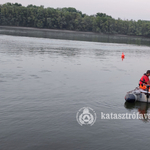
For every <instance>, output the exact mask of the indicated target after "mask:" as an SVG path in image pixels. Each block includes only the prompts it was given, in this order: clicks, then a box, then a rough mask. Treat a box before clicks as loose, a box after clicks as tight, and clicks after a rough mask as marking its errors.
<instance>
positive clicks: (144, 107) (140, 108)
mask: <svg viewBox="0 0 150 150" xmlns="http://www.w3.org/2000/svg"><path fill="white" fill-rule="evenodd" d="M124 107H125V108H126V109H128V110H137V112H138V113H139V114H140V115H142V118H143V119H140V120H142V121H144V122H149V121H150V117H149V115H150V113H149V109H150V104H149V103H142V102H135V103H128V102H125V103H124Z"/></svg>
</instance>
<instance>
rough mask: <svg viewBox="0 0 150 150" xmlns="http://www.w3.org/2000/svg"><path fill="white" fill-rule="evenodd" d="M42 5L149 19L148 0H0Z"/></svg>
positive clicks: (135, 18) (90, 13)
mask: <svg viewBox="0 0 150 150" xmlns="http://www.w3.org/2000/svg"><path fill="white" fill-rule="evenodd" d="M8 1H9V2H11V3H15V2H17V3H21V4H22V5H24V6H27V5H28V4H33V5H37V6H39V5H44V7H53V8H58V7H59V8H62V7H74V8H76V9H77V10H80V11H82V12H83V13H86V14H88V15H92V14H96V13H97V12H102V13H106V14H107V15H110V16H112V17H113V18H116V19H117V18H121V19H129V20H130V19H133V20H138V19H141V20H150V0H0V4H4V3H6V2H8Z"/></svg>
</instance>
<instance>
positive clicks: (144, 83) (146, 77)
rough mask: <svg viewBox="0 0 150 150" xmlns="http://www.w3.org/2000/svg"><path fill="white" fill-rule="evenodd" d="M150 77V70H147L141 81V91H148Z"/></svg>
mask: <svg viewBox="0 0 150 150" xmlns="http://www.w3.org/2000/svg"><path fill="white" fill-rule="evenodd" d="M149 76H150V70H147V72H146V73H145V74H144V75H143V76H142V77H141V79H140V81H139V87H140V88H141V89H143V90H146V89H147V85H150V80H149Z"/></svg>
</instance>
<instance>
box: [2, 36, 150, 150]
mask: <svg viewBox="0 0 150 150" xmlns="http://www.w3.org/2000/svg"><path fill="white" fill-rule="evenodd" d="M122 52H124V54H125V59H124V60H123V61H122V59H121V54H122ZM149 64H150V47H146V46H136V45H127V44H112V43H100V42H99V43H98V42H83V41H71V40H56V39H44V38H31V37H17V36H6V35H0V91H1V92H0V149H1V150H57V149H58V150H69V149H70V150H98V149H103V150H108V149H116V150H120V149H122V150H127V149H134V150H141V149H144V150H146V149H149V147H150V144H149V132H150V123H149V120H144V119H143V120H139V119H126V120H113V119H101V112H103V113H137V112H138V111H140V110H143V111H147V113H149V107H150V106H149V105H147V104H145V103H135V104H126V103H125V101H124V96H125V94H126V92H127V91H129V90H132V89H134V88H135V87H136V86H137V85H138V81H139V79H140V77H141V76H142V74H143V73H144V72H145V71H146V70H147V69H150V66H149ZM82 107H91V108H93V109H94V110H95V112H96V114H97V120H96V122H95V124H94V125H93V126H80V125H79V124H78V123H77V121H76V113H77V111H78V110H79V109H80V108H82Z"/></svg>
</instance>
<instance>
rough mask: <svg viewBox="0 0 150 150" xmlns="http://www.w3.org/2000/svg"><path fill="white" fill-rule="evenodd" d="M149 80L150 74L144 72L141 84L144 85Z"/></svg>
mask: <svg viewBox="0 0 150 150" xmlns="http://www.w3.org/2000/svg"><path fill="white" fill-rule="evenodd" d="M148 81H149V78H148V76H147V75H146V74H144V75H143V76H142V78H141V79H140V82H139V84H140V85H143V83H144V84H147V82H148Z"/></svg>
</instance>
